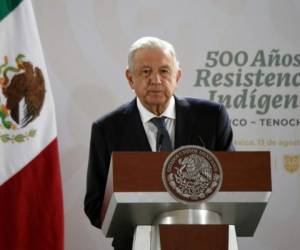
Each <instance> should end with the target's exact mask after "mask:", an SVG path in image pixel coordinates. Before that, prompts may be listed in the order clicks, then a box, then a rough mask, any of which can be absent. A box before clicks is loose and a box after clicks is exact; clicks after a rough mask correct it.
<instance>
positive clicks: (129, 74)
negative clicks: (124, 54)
mask: <svg viewBox="0 0 300 250" xmlns="http://www.w3.org/2000/svg"><path fill="white" fill-rule="evenodd" d="M125 76H126V78H127V81H128V83H129V86H130V88H132V89H134V87H133V80H132V74H131V72H130V70H129V68H127V69H126V71H125Z"/></svg>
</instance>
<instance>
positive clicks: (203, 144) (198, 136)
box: [197, 135, 206, 148]
mask: <svg viewBox="0 0 300 250" xmlns="http://www.w3.org/2000/svg"><path fill="white" fill-rule="evenodd" d="M197 139H198V140H199V141H200V146H202V147H204V148H206V145H205V143H204V141H203V140H202V137H201V136H200V135H197Z"/></svg>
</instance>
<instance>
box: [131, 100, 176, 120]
mask: <svg viewBox="0 0 300 250" xmlns="http://www.w3.org/2000/svg"><path fill="white" fill-rule="evenodd" d="M137 107H138V110H139V112H140V116H141V120H142V122H143V123H146V122H148V121H150V120H151V119H152V118H153V117H157V115H155V114H153V113H151V112H150V111H149V110H148V109H146V108H145V107H144V106H143V104H142V102H141V101H140V99H139V98H138V97H137ZM162 116H165V117H167V118H169V119H173V120H175V118H176V113H175V98H174V96H172V97H171V98H170V101H169V104H168V106H167V108H166V110H165V111H164V112H163V113H162V114H161V115H160V117H162Z"/></svg>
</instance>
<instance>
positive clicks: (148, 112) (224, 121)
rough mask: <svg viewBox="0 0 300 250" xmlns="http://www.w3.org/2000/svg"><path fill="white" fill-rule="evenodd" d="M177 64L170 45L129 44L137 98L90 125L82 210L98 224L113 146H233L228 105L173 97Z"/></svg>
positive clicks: (118, 148) (158, 148)
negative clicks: (85, 191) (84, 195)
mask: <svg viewBox="0 0 300 250" xmlns="http://www.w3.org/2000/svg"><path fill="white" fill-rule="evenodd" d="M180 76H181V69H180V68H179V62H178V61H177V58H176V53H175V50H174V48H173V46H172V45H171V44H170V43H168V42H166V41H163V40H161V39H158V38H154V37H144V38H141V39H139V40H137V41H136V42H135V43H134V44H133V45H132V46H131V48H130V51H129V55H128V68H127V69H126V78H127V80H128V82H129V85H130V87H131V88H132V89H133V90H134V91H135V94H136V98H135V99H134V100H132V101H131V102H129V103H127V104H125V105H123V106H121V107H120V108H118V109H117V110H115V111H113V112H111V113H109V114H107V115H105V116H104V117H102V118H100V119H99V120H97V121H96V122H94V124H93V126H92V134H91V144H90V156H89V164H88V175H87V193H86V197H85V212H86V214H87V216H88V217H89V219H90V221H91V223H92V224H93V225H94V226H96V227H99V228H100V227H101V225H100V210H101V206H102V200H103V196H104V191H105V185H106V180H107V174H108V168H109V164H110V157H111V153H112V152H113V151H151V150H152V151H161V150H164V151H171V150H172V149H175V148H178V147H180V146H183V145H191V144H193V145H200V146H203V147H205V148H207V149H209V150H223V151H226V150H232V149H233V146H232V129H231V126H230V121H229V118H228V115H227V113H226V110H225V109H224V107H223V106H222V105H220V104H217V103H212V102H209V101H205V100H198V99H193V98H184V99H180V98H177V97H176V96H174V92H175V90H176V88H177V86H178V82H179V79H180Z"/></svg>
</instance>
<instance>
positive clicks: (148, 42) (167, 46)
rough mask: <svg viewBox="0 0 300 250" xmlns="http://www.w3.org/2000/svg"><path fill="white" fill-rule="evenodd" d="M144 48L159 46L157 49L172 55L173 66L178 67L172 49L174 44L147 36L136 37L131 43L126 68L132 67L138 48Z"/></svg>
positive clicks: (130, 68) (131, 68) (174, 52)
mask: <svg viewBox="0 0 300 250" xmlns="http://www.w3.org/2000/svg"><path fill="white" fill-rule="evenodd" d="M145 48H159V49H162V50H166V51H168V52H169V53H170V54H171V56H172V57H173V60H174V66H175V68H179V61H178V60H177V57H176V51H175V49H174V46H173V45H172V44H171V43H169V42H167V41H164V40H162V39H160V38H157V37H150V36H147V37H142V38H140V39H138V40H137V41H135V42H134V43H133V44H132V45H131V47H130V49H129V53H128V68H129V70H133V69H134V56H135V53H136V52H137V51H138V50H140V49H145Z"/></svg>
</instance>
